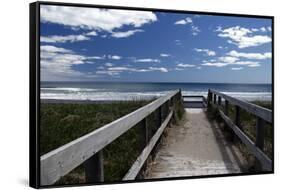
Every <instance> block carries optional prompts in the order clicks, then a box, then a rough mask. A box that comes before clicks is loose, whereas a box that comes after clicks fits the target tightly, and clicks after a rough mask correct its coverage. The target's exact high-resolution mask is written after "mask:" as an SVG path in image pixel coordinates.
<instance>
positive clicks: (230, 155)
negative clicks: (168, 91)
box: [145, 108, 245, 179]
mask: <svg viewBox="0 0 281 190" xmlns="http://www.w3.org/2000/svg"><path fill="white" fill-rule="evenodd" d="M185 110H186V114H185V119H184V120H183V121H182V123H181V124H180V125H175V126H171V127H169V128H167V130H166V137H165V138H164V140H163V141H162V144H161V145H160V148H159V149H158V151H157V153H156V156H155V159H154V161H153V162H151V163H150V166H149V167H148V171H147V176H146V177H145V178H147V179H151V178H165V177H182V176H200V175H214V174H229V173H231V174H233V173H241V172H243V165H245V161H244V159H243V157H242V155H241V153H240V152H239V151H238V150H237V148H235V147H234V146H233V144H232V143H231V142H228V141H226V139H225V137H224V135H223V133H222V132H221V131H220V128H219V127H218V126H216V125H213V124H211V123H210V122H209V120H208V119H207V117H206V114H205V111H204V109H203V108H195V109H194V108H188V109H185Z"/></svg>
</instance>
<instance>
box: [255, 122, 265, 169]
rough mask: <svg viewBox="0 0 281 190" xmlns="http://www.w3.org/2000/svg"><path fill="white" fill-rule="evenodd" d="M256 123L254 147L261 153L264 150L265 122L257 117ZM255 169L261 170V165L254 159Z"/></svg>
mask: <svg viewBox="0 0 281 190" xmlns="http://www.w3.org/2000/svg"><path fill="white" fill-rule="evenodd" d="M256 121H257V123H256V146H257V147H258V148H259V149H260V150H261V151H263V149H264V132H265V121H264V120H263V119H262V118H260V117H257V120H256ZM255 168H256V170H261V169H262V165H261V163H260V162H259V161H258V160H257V159H256V161H255Z"/></svg>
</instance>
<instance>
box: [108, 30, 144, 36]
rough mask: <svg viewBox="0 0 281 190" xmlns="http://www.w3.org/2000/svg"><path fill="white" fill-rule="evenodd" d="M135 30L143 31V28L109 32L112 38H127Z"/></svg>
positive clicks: (135, 31)
mask: <svg viewBox="0 0 281 190" xmlns="http://www.w3.org/2000/svg"><path fill="white" fill-rule="evenodd" d="M137 32H143V30H140V29H136V30H128V31H126V32H111V36H112V37H114V38H127V37H129V36H132V35H134V34H135V33H137Z"/></svg>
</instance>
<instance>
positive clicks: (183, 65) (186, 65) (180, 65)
mask: <svg viewBox="0 0 281 190" xmlns="http://www.w3.org/2000/svg"><path fill="white" fill-rule="evenodd" d="M177 67H183V68H187V67H195V65H191V64H183V63H180V64H177Z"/></svg>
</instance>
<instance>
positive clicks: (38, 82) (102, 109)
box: [30, 2, 274, 188]
mask: <svg viewBox="0 0 281 190" xmlns="http://www.w3.org/2000/svg"><path fill="white" fill-rule="evenodd" d="M273 24H274V22H273V17H272V16H261V15H241V14H239V15H238V14H229V13H212V12H196V11H190V10H189V11H187V10H182V11H179V10H162V9H149V8H130V7H116V6H101V5H88V4H68V3H54V2H35V3H31V4H30V186H31V187H34V188H47V187H60V186H79V185H92V184H110V183H127V182H145V181H157V180H174V179H191V178H203V177H218V176H220V177H223V176H236V175H253V174H268V173H273V172H274V151H273V150H274V143H273V142H274V118H273V112H274V109H273V108H274V97H273V94H274V88H273V87H274V85H273V83H274V80H273V69H274V56H273V55H274V51H273V47H274V46H273V43H274V35H273V33H274V30H273V29H274V25H273Z"/></svg>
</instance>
